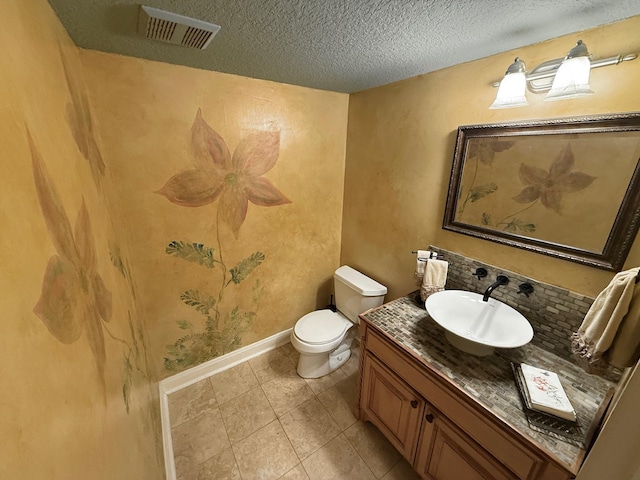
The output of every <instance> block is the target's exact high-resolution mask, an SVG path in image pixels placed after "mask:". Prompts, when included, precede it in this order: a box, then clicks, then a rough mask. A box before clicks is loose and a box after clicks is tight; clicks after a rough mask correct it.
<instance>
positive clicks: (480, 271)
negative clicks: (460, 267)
mask: <svg viewBox="0 0 640 480" xmlns="http://www.w3.org/2000/svg"><path fill="white" fill-rule="evenodd" d="M488 274H489V273H488V272H487V269H486V268H482V267H479V268H476V271H475V273H472V274H471V275H473V276H475V277H478V280H482V279H483V278H484V277H486V276H487V275H488Z"/></svg>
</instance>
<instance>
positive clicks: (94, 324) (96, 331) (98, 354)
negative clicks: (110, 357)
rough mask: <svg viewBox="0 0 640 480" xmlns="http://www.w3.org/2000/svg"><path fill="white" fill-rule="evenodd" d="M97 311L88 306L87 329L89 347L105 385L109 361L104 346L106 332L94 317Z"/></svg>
mask: <svg viewBox="0 0 640 480" xmlns="http://www.w3.org/2000/svg"><path fill="white" fill-rule="evenodd" d="M94 314H95V312H94V311H93V309H91V308H88V309H87V311H86V312H85V322H84V323H85V325H86V331H87V339H88V340H89V348H91V353H93V359H94V360H95V362H96V368H97V369H98V374H99V375H100V380H101V381H102V384H103V386H104V383H105V379H104V366H105V364H106V363H107V353H106V349H105V347H104V332H103V331H102V324H101V323H100V322H99V321H96V319H95V318H94Z"/></svg>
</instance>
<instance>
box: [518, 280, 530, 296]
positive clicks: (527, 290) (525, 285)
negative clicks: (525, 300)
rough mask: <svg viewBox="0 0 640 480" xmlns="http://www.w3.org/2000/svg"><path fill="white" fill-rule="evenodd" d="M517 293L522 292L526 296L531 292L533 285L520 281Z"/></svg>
mask: <svg viewBox="0 0 640 480" xmlns="http://www.w3.org/2000/svg"><path fill="white" fill-rule="evenodd" d="M518 293H524V294H525V295H526V296H527V297H529V295H531V294H532V293H533V285H531V284H530V283H529V282H525V283H521V284H520V286H519V287H518Z"/></svg>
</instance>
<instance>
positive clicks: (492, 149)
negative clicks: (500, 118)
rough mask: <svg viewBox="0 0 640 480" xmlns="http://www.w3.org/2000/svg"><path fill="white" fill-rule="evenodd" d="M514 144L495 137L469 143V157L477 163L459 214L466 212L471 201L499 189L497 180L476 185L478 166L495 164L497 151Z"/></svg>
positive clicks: (506, 148)
mask: <svg viewBox="0 0 640 480" xmlns="http://www.w3.org/2000/svg"><path fill="white" fill-rule="evenodd" d="M513 145H514V142H509V141H501V140H495V139H491V140H487V141H485V142H477V141H476V142H473V143H470V144H469V147H468V148H469V150H468V153H467V157H468V159H469V160H470V161H471V160H474V159H475V165H474V170H473V177H472V179H471V184H470V185H469V189H468V190H467V195H466V197H465V199H464V201H463V202H462V203H461V206H460V208H459V209H458V214H462V213H464V209H465V207H466V206H467V204H468V203H469V202H471V203H475V202H477V201H478V200H480V199H481V198H484V197H486V196H487V195H491V194H492V193H495V192H496V191H497V190H498V185H497V184H496V183H495V182H488V183H483V184H481V185H476V177H477V175H478V168H479V167H480V164H482V165H485V166H487V167H491V166H493V160H494V159H495V157H496V153H500V152H503V151H505V150H508V149H509V148H511V147H513Z"/></svg>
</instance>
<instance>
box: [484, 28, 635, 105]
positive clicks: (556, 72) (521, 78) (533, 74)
mask: <svg viewBox="0 0 640 480" xmlns="http://www.w3.org/2000/svg"><path fill="white" fill-rule="evenodd" d="M590 57H591V55H590V54H589V51H588V50H587V46H586V45H585V44H584V43H583V42H582V40H578V43H577V44H576V46H575V47H573V48H572V49H571V50H570V51H569V53H568V54H567V56H566V57H565V58H555V59H553V60H548V61H546V62H542V63H541V64H540V65H538V66H537V67H535V68H534V69H533V70H531V71H529V72H527V71H526V68H525V64H524V62H523V61H522V60H520V59H519V58H518V57H516V59H515V61H514V62H513V64H511V66H509V68H508V69H507V72H506V73H505V76H504V78H503V79H502V81H501V82H495V83H494V84H493V86H494V87H499V88H498V94H497V96H496V99H495V101H494V102H493V104H491V106H490V107H489V108H490V109H497V108H512V107H521V106H524V105H528V104H529V103H528V102H527V99H526V97H525V89H527V90H529V91H530V92H531V93H544V92H549V93H547V96H546V97H545V101H554V100H564V99H567V98H578V97H584V96H586V95H592V94H593V93H594V92H593V90H591V87H589V72H590V71H591V69H592V68H598V67H606V66H608V65H617V64H619V63H622V62H628V61H630V60H634V59H636V58H637V57H638V55H637V54H635V53H631V54H628V55H624V56H623V55H616V56H615V57H609V58H603V59H600V60H594V61H591V59H590Z"/></svg>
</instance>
